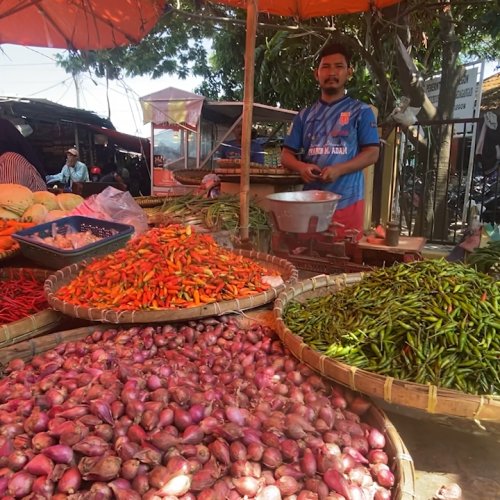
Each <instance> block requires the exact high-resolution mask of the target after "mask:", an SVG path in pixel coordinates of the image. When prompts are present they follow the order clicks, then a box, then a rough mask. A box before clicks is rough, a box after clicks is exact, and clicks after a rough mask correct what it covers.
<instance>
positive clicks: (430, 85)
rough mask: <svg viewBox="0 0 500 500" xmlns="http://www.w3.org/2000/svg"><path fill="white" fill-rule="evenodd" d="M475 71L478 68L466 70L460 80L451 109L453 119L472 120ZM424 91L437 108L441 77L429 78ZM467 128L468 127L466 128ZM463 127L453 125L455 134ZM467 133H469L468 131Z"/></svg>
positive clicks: (475, 83) (474, 96)
mask: <svg viewBox="0 0 500 500" xmlns="http://www.w3.org/2000/svg"><path fill="white" fill-rule="evenodd" d="M477 71H478V68H477V66H476V67H471V68H468V69H467V70H466V73H465V75H464V76H463V77H462V79H461V80H460V83H459V84H458V87H457V93H456V96H455V106H454V108H453V115H452V117H453V118H464V119H467V118H474V116H475V114H474V103H475V101H476V92H477V86H478V84H477ZM424 85H425V91H426V93H427V96H428V97H429V99H430V101H431V102H432V104H434V106H437V104H438V99H439V90H440V88H441V76H437V77H435V78H431V79H430V80H427V81H426V82H425V84H424ZM467 128H469V127H467ZM462 130H463V125H458V124H457V125H455V132H459V131H460V132H461V131H462ZM468 132H469V131H468Z"/></svg>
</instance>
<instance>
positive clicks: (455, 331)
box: [283, 259, 500, 394]
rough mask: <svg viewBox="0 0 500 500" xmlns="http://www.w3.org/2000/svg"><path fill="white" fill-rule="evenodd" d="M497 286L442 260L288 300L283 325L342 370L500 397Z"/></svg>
mask: <svg viewBox="0 0 500 500" xmlns="http://www.w3.org/2000/svg"><path fill="white" fill-rule="evenodd" d="M499 303H500V283H499V282H497V281H495V280H493V279H492V278H491V277H490V276H487V275H484V274H480V273H478V272H477V271H476V270H475V269H473V268H470V267H468V266H465V265H463V264H461V263H451V262H447V261H445V260H444V259H441V260H424V261H418V262H413V263H410V264H397V265H394V266H392V267H388V268H381V269H378V270H376V271H374V272H372V273H370V274H369V275H366V276H365V277H364V278H363V279H362V280H360V281H359V282H358V283H356V284H355V285H352V286H348V287H345V288H343V289H342V290H340V291H339V292H336V293H333V294H328V295H324V296H320V297H316V298H312V299H309V300H307V301H306V302H304V303H300V302H299V301H292V302H290V303H289V304H288V305H287V307H286V309H285V311H284V315H283V319H284V321H285V324H286V325H287V327H288V328H289V329H290V330H291V331H292V332H293V333H295V334H297V335H299V336H301V337H302V338H303V340H304V342H305V343H306V344H308V345H309V346H310V347H312V348H314V349H316V350H318V351H320V352H322V353H324V354H326V355H327V356H329V357H332V358H335V359H337V360H338V361H341V362H344V363H346V364H348V365H351V366H355V367H357V368H362V369H365V370H368V371H372V372H376V373H378V374H381V375H386V376H391V377H394V378H398V379H401V380H408V381H413V382H416V383H421V384H434V385H437V386H440V387H446V388H452V389H457V390H460V391H462V392H466V393H470V394H500V370H499V365H500V310H499Z"/></svg>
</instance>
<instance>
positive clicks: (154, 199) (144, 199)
mask: <svg viewBox="0 0 500 500" xmlns="http://www.w3.org/2000/svg"><path fill="white" fill-rule="evenodd" d="M134 200H135V202H136V203H137V204H138V205H139V206H140V207H142V208H150V207H159V206H161V205H163V202H164V201H165V196H137V197H135V198H134Z"/></svg>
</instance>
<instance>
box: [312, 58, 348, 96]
mask: <svg viewBox="0 0 500 500" xmlns="http://www.w3.org/2000/svg"><path fill="white" fill-rule="evenodd" d="M351 75H352V68H350V67H349V66H348V65H347V61H346V59H345V57H344V56H343V55H342V54H331V55H329V56H325V57H323V58H322V59H321V61H320V62H319V66H318V68H317V69H316V71H315V72H314V76H315V77H316V80H317V81H318V83H319V86H320V88H321V90H322V91H323V92H325V93H327V94H336V93H337V92H339V90H341V89H343V88H344V87H345V84H346V82H347V80H348V79H349V78H350V77H351Z"/></svg>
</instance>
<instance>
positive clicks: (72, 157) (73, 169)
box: [61, 148, 90, 188]
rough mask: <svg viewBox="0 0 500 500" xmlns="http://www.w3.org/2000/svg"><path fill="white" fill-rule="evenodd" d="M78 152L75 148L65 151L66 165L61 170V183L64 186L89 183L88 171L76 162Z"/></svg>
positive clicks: (79, 162)
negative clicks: (74, 183)
mask: <svg viewBox="0 0 500 500" xmlns="http://www.w3.org/2000/svg"><path fill="white" fill-rule="evenodd" d="M78 156H79V155H78V150H76V149H75V148H71V149H68V150H67V151H66V164H65V165H64V167H63V168H62V170H61V181H62V183H63V184H64V185H65V186H69V187H70V188H71V186H72V185H73V182H89V180H90V178H89V171H88V169H87V165H85V163H83V162H81V161H78Z"/></svg>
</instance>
